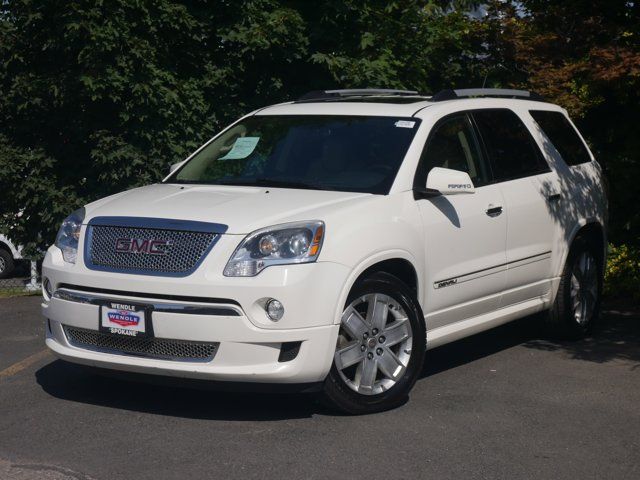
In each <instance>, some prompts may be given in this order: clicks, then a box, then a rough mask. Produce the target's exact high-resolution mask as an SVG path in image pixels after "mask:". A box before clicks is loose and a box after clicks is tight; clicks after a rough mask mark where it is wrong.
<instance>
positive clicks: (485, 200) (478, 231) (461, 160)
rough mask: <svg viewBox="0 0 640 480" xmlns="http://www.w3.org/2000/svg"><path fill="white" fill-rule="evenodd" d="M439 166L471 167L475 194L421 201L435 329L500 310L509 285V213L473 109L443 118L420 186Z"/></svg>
mask: <svg viewBox="0 0 640 480" xmlns="http://www.w3.org/2000/svg"><path fill="white" fill-rule="evenodd" d="M433 167H443V168H450V169H453V170H460V171H464V172H467V173H468V174H469V176H470V177H471V180H472V181H473V184H474V187H475V193H473V194H457V195H446V196H437V197H432V198H427V199H420V200H417V202H418V208H419V209H420V213H421V215H422V218H423V224H424V231H425V239H426V240H425V245H424V248H425V256H426V257H425V258H426V278H425V279H424V281H425V285H426V299H425V300H426V301H425V305H426V311H425V313H426V314H427V318H428V325H429V329H434V328H438V327H442V326H444V325H447V324H450V323H453V322H457V321H460V320H463V319H465V318H470V317H474V316H477V315H482V314H484V313H488V312H490V311H492V310H495V309H496V308H497V307H498V305H499V302H500V294H501V292H502V290H503V289H504V285H505V275H506V273H505V267H504V265H505V247H506V230H507V223H506V217H505V215H504V214H502V205H503V200H502V193H501V191H500V187H499V186H497V185H492V184H491V174H490V170H489V167H488V165H487V162H486V160H485V158H484V157H483V155H482V150H481V148H480V144H479V142H478V138H477V134H476V132H475V130H474V128H473V124H472V122H471V119H470V117H469V115H468V114H467V113H464V112H462V113H455V114H452V115H449V116H446V117H444V118H443V119H441V120H440V121H439V122H438V123H436V125H435V126H434V127H433V128H432V130H431V133H430V135H429V138H428V140H427V143H426V145H425V148H424V150H423V153H422V156H421V159H420V164H419V167H418V171H417V173H416V180H415V186H416V187H420V186H421V187H424V186H425V184H426V179H427V175H428V173H429V171H430V170H431V169H432V168H433Z"/></svg>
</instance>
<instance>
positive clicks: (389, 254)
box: [334, 249, 424, 324]
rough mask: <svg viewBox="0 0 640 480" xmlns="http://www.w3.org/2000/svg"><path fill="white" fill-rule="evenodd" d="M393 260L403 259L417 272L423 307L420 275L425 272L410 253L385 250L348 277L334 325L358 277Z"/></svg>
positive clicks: (420, 303)
mask: <svg viewBox="0 0 640 480" xmlns="http://www.w3.org/2000/svg"><path fill="white" fill-rule="evenodd" d="M393 259H401V260H406V261H408V262H409V263H410V264H411V265H412V266H413V268H414V269H415V271H416V275H417V276H418V303H419V305H420V308H422V307H423V305H422V303H423V302H422V299H423V295H424V286H423V283H424V282H423V281H422V278H421V275H420V272H422V271H423V269H422V268H420V267H419V266H418V262H417V260H416V258H415V257H414V256H413V255H412V254H411V253H410V252H408V251H406V250H401V249H397V250H396V249H394V250H384V251H381V252H376V253H374V254H373V255H371V256H369V257H367V258H366V259H365V260H363V261H361V262H360V263H359V264H358V265H357V266H356V267H354V268H353V270H351V273H350V274H349V276H348V277H347V280H346V281H345V283H344V286H343V287H342V291H341V292H340V296H339V297H338V303H337V305H336V313H335V316H334V323H335V324H339V323H340V321H341V318H342V310H343V307H344V304H345V303H346V302H347V297H348V296H349V292H350V291H351V289H352V288H353V285H354V284H355V282H356V280H357V279H358V277H359V276H360V275H361V274H362V273H363V272H364V271H365V270H366V269H367V268H369V267H371V266H373V265H375V264H376V263H380V262H383V261H385V260H393Z"/></svg>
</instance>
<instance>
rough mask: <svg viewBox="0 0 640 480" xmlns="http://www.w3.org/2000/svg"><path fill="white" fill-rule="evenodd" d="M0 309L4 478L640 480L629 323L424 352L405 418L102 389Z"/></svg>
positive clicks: (111, 381) (257, 400) (32, 300)
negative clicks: (583, 334)
mask: <svg viewBox="0 0 640 480" xmlns="http://www.w3.org/2000/svg"><path fill="white" fill-rule="evenodd" d="M39 302H40V300H39V298H38V297H22V298H9V299H0V325H1V326H2V333H1V334H0V479H15V480H30V479H52V480H67V479H105V480H106V479H172V478H180V479H182V478H202V479H205V478H206V479H210V478H211V479H228V478H243V479H249V478H260V479H265V478H274V479H276V478H277V479H283V478H287V479H303V478H305V479H306V478H380V479H383V478H392V479H395V478H456V479H460V478H464V479H476V478H478V479H480V478H487V479H490V478H505V479H507V478H508V479H514V478H554V479H558V478H567V479H569V478H570V479H575V478H581V479H602V478H607V479H637V478H640V317H639V316H638V315H634V314H625V313H624V312H616V311H614V312H611V311H610V312H607V313H606V314H605V315H604V318H603V321H602V323H601V326H600V328H599V329H598V332H597V334H596V335H595V336H594V337H593V338H591V339H587V340H584V341H581V342H576V343H569V342H567V343H564V342H560V343H558V342H552V341H548V340H544V339H543V337H542V336H541V334H540V331H539V328H538V322H539V318H536V317H531V318H527V319H523V320H521V321H518V322H514V323H512V324H509V325H505V326H503V327H500V328H497V329H494V330H492V331H489V332H486V333H483V334H480V335H476V336H475V337H472V338H469V339H466V340H463V341H459V342H456V343H454V344H450V345H447V346H444V347H440V348H438V349H435V350H433V351H430V352H428V354H427V361H426V364H425V368H424V372H423V378H421V379H420V380H419V381H418V383H417V384H416V386H415V388H414V390H413V392H412V394H411V397H410V399H409V401H408V402H407V403H406V404H405V405H404V406H402V407H400V408H398V409H395V410H392V411H388V412H384V413H381V414H376V415H370V416H362V417H348V416H341V415H337V414H335V413H334V412H331V411H329V410H326V409H325V408H324V407H322V406H321V405H320V404H319V403H318V402H317V401H316V400H315V398H314V397H313V396H309V395H270V394H248V393H233V394H232V393H221V392H215V391H210V390H205V389H196V388H191V387H190V388H185V387H182V386H180V387H176V386H162V385H155V384H150V383H140V382H131V381H128V380H122V379H116V378H109V377H105V376H103V375H99V374H98V373H96V371H93V370H87V369H84V368H82V367H78V366H75V365H71V364H68V363H65V362H62V361H60V360H56V359H54V358H53V356H51V355H50V354H48V353H46V351H45V349H44V343H43V338H42V332H43V322H42V319H41V318H40V313H39Z"/></svg>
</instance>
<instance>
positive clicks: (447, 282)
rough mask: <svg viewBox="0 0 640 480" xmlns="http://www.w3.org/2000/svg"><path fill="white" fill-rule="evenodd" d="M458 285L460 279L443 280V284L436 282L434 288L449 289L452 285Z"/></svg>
mask: <svg viewBox="0 0 640 480" xmlns="http://www.w3.org/2000/svg"><path fill="white" fill-rule="evenodd" d="M456 283H458V279H457V278H452V279H450V280H443V281H441V282H436V283H434V284H433V288H436V289H437V288H443V287H449V286H451V285H455V284H456Z"/></svg>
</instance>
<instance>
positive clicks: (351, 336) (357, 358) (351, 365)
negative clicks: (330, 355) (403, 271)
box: [334, 293, 413, 395]
mask: <svg viewBox="0 0 640 480" xmlns="http://www.w3.org/2000/svg"><path fill="white" fill-rule="evenodd" d="M412 339H413V332H412V330H411V323H410V322H409V318H408V317H407V314H406V313H405V311H404V309H403V308H402V307H401V306H400V305H398V302H395V301H394V300H393V299H392V298H391V297H389V296H388V295H385V294H383V293H369V294H367V295H363V296H362V297H358V298H356V299H355V300H354V301H353V302H351V304H350V305H348V306H347V308H346V309H345V311H344V313H343V314H342V324H341V326H340V334H339V336H338V346H337V349H336V353H335V358H334V363H335V365H336V368H337V370H338V372H339V373H340V377H341V378H342V380H343V381H344V382H345V383H346V384H347V385H348V386H349V387H350V388H351V389H352V390H353V391H355V392H358V393H361V394H363V395H376V394H378V393H382V392H384V391H386V390H389V389H390V388H391V387H393V386H394V385H395V384H396V382H397V381H398V379H400V378H402V375H403V374H404V372H405V371H406V369H407V365H408V363H409V359H410V358H411V343H412Z"/></svg>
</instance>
